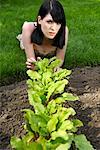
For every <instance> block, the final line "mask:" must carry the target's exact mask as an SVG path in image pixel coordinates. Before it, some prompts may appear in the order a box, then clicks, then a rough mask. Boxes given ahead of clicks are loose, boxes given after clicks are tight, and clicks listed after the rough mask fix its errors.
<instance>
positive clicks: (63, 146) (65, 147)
mask: <svg viewBox="0 0 100 150" xmlns="http://www.w3.org/2000/svg"><path fill="white" fill-rule="evenodd" d="M70 146H71V143H70V142H69V143H68V142H67V143H66V144H60V145H59V146H58V147H57V148H56V150H69V148H70Z"/></svg>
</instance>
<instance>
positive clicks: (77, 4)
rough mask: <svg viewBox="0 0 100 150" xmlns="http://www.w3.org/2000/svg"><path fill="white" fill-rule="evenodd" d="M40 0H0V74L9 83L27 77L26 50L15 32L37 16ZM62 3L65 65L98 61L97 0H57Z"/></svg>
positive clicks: (68, 66) (99, 36) (99, 34)
mask: <svg viewBox="0 0 100 150" xmlns="http://www.w3.org/2000/svg"><path fill="white" fill-rule="evenodd" d="M41 2H42V0H38V1H37V0H34V1H32V0H28V1H27V0H24V1H23V0H13V1H12V0H5V1H3V0H1V2H0V4H1V8H0V18H1V20H0V32H1V36H0V45H1V46H0V68H1V71H0V77H1V83H2V84H5V83H9V82H10V83H11V82H14V81H16V80H21V79H22V78H25V77H26V66H25V60H26V58H25V54H24V51H22V50H20V48H19V43H18V41H17V40H16V36H17V35H18V34H19V33H20V32H21V27H22V24H23V22H24V21H33V20H35V18H36V15H37V12H38V9H39V6H40V4H41ZM60 2H61V3H62V5H63V6H64V10H65V14H66V20H67V26H68V28H69V40H68V47H67V51H66V57H65V67H67V68H73V67H77V66H78V67H79V66H80V67H81V66H95V65H100V42H99V39H100V30H99V26H100V23H99V20H100V14H99V12H100V1H99V0H84V1H81V0H76V1H74V0H60Z"/></svg>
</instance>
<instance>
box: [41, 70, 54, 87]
mask: <svg viewBox="0 0 100 150" xmlns="http://www.w3.org/2000/svg"><path fill="white" fill-rule="evenodd" d="M51 76H52V73H51V72H50V71H47V72H45V73H43V75H42V84H44V85H47V84H48V83H49V82H51V81H52V79H51Z"/></svg>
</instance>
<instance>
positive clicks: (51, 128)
mask: <svg viewBox="0 0 100 150" xmlns="http://www.w3.org/2000/svg"><path fill="white" fill-rule="evenodd" d="M57 123H58V115H57V114H54V115H52V118H51V119H50V120H49V121H48V123H47V129H48V131H49V132H52V131H54V130H56V125H57Z"/></svg>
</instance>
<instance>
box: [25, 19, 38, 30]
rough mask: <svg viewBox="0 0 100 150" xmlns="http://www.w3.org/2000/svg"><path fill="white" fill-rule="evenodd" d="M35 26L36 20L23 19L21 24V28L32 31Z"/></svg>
mask: <svg viewBox="0 0 100 150" xmlns="http://www.w3.org/2000/svg"><path fill="white" fill-rule="evenodd" d="M36 26H37V22H28V21H25V22H24V24H23V26H22V29H23V30H24V29H25V30H30V31H33V30H34V29H35V28H36Z"/></svg>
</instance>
